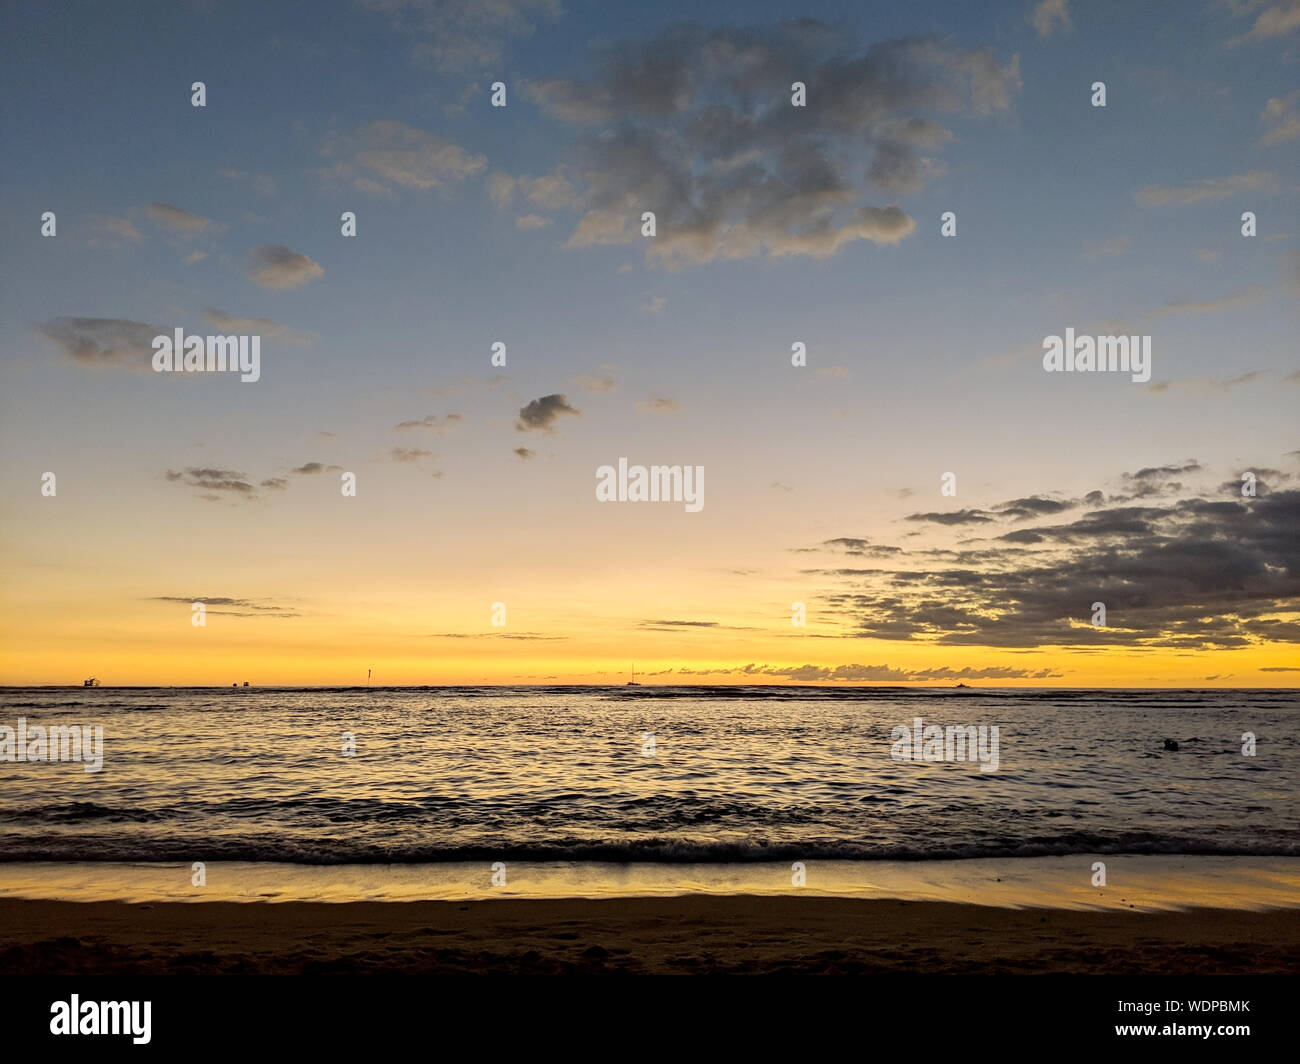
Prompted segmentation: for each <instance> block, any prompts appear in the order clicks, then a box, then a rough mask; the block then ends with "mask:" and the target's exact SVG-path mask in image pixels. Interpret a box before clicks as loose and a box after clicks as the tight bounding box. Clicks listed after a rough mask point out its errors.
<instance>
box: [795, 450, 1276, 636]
mask: <svg viewBox="0 0 1300 1064" xmlns="http://www.w3.org/2000/svg"><path fill="white" fill-rule="evenodd" d="M1201 469H1202V467H1201V466H1200V465H1199V464H1198V463H1195V462H1187V463H1183V464H1180V465H1169V466H1158V467H1150V468H1147V469H1141V470H1139V471H1138V472H1137V473H1133V474H1128V475H1126V477H1125V478H1123V479H1124V480H1125V481H1126V482H1127V483H1130V484H1135V485H1142V484H1145V485H1152V484H1154V485H1167V484H1168V481H1167V479H1165V478H1168V477H1170V476H1173V475H1177V474H1183V473H1188V472H1198V471H1200V470H1201ZM1228 483H1229V485H1231V484H1232V482H1228ZM1227 486H1228V485H1225V487H1227ZM1236 486H1237V487H1238V489H1239V485H1236ZM1032 498H1035V499H1038V498H1041V497H1039V496H1034V497H1032ZM1023 503H1024V500H1014V501H1013V503H1011V504H1007V508H1006V509H1005V510H1004V511H1003V514H1012V513H1014V512H1016V511H1024V510H1028V509H1030V507H1026V506H1023V505H1022V504H1023ZM931 516H932V515H918V517H919V519H923V520H924V519H929V518H930V517H931ZM1018 516H1019V515H1018ZM1045 516H1051V514H1050V513H1046V512H1045V513H1043V514H1040V515H1037V519H1038V520H1041V519H1042V517H1045ZM1031 517H1032V515H1031V516H1030V517H1024V519H1025V520H1029V519H1031ZM1297 528H1300V491H1280V490H1273V491H1270V492H1267V493H1261V494H1260V495H1258V496H1256V497H1254V498H1241V497H1240V494H1239V490H1238V492H1237V494H1236V497H1230V498H1227V499H1225V498H1222V497H1213V498H1206V497H1201V496H1191V497H1185V498H1178V499H1172V500H1169V501H1167V502H1163V503H1162V504H1160V505H1147V506H1128V505H1106V506H1104V507H1102V508H1099V509H1095V510H1093V511H1091V512H1089V513H1086V514H1083V515H1082V516H1080V517H1078V518H1077V519H1075V520H1072V521H1069V522H1066V523H1056V524H1035V525H1034V526H1032V527H1029V528H1024V529H1017V530H1015V531H1012V532H1008V533H1005V534H1003V535H1000V536H998V537H996V538H995V539H993V540H991V541H984V542H983V543H982V544H979V543H977V544H976V545H974V546H971V547H970V548H969V549H966V550H962V551H956V552H952V551H948V552H944V551H904V552H900V553H899V554H898V555H897V556H895V557H894V558H893V559H891V560H890V561H891V564H890V567H888V568H885V567H878V568H864V569H855V570H843V569H839V570H834V569H833V570H817V571H815V572H816V573H817V574H818V575H821V576H823V577H825V578H828V579H831V580H835V581H836V582H838V583H839V584H840V585H841V587H840V589H838V590H834V591H830V592H827V593H826V594H825V595H824V600H825V604H826V605H827V606H828V607H829V610H830V612H831V613H833V614H838V615H839V616H840V617H841V618H842V619H843V622H844V628H843V634H845V635H855V636H861V637H871V638H880V639H900V640H916V641H923V642H930V643H936V644H946V645H979V646H1005V647H1020V648H1031V647H1041V646H1073V647H1101V646H1108V645H1124V646H1131V647H1182V648H1186V649H1201V648H1223V647H1243V646H1250V645H1254V644H1258V643H1261V642H1296V641H1300V621H1297V620H1296V614H1297V613H1298V612H1300V536H1297V535H1296V532H1295V530H1296V529H1297ZM827 542H828V543H835V542H837V541H834V540H830V541H827ZM846 542H849V543H856V542H860V541H856V540H847V541H846ZM1094 601H1100V602H1104V603H1105V604H1106V608H1107V621H1108V626H1107V627H1094V626H1093V625H1092V624H1091V623H1090V619H1091V611H1092V605H1091V604H1092V603H1093V602H1094Z"/></svg>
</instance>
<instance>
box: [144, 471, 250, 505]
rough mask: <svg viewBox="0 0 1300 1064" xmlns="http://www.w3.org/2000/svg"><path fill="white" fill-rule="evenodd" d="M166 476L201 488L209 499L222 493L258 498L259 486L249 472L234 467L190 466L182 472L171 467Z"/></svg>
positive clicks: (204, 495) (176, 481)
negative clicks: (253, 482) (254, 483)
mask: <svg viewBox="0 0 1300 1064" xmlns="http://www.w3.org/2000/svg"><path fill="white" fill-rule="evenodd" d="M164 476H165V477H166V478H167V480H169V481H171V482H173V483H181V484H185V485H186V486H188V487H191V488H198V489H200V490H201V491H202V492H204V494H203V495H202V496H200V497H201V498H204V499H207V500H209V501H215V500H216V499H218V498H220V496H221V495H231V496H235V497H237V498H244V499H256V498H257V497H258V496H257V488H255V487H254V486H253V484H252V481H251V480H250V479H249V476H248V474H247V473H240V472H237V471H236V470H233V469H214V468H211V467H200V466H190V467H189V468H188V469H183V470H181V471H180V472H176V471H175V470H171V469H169V470H167V472H166V473H165V474H164Z"/></svg>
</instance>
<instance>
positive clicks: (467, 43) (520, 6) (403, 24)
mask: <svg viewBox="0 0 1300 1064" xmlns="http://www.w3.org/2000/svg"><path fill="white" fill-rule="evenodd" d="M357 3H358V4H359V6H361V7H363V8H367V9H369V10H371V11H379V12H383V13H385V14H389V15H391V16H392V18H393V25H394V27H395V28H396V29H397V30H399V31H400V32H401V33H403V34H404V35H405V36H407V37H409V38H411V39H412V40H414V42H415V43H414V45H413V48H412V54H413V56H414V57H415V58H416V59H417V60H420V61H427V62H431V63H432V64H433V66H434V67H435V68H436V69H437V70H438V71H440V72H441V73H444V74H472V73H481V74H488V73H495V72H496V70H495V68H496V67H498V66H499V65H500V63H501V60H502V53H503V49H504V46H505V42H506V41H507V40H509V39H510V38H513V37H528V36H531V35H532V34H533V32H534V31H535V30H536V28H537V26H538V25H539V24H542V23H545V22H551V21H554V20H556V19H558V18H559V17H560V15H561V14H562V12H563V8H562V7H561V5H560V0H357Z"/></svg>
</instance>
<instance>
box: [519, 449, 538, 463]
mask: <svg viewBox="0 0 1300 1064" xmlns="http://www.w3.org/2000/svg"><path fill="white" fill-rule="evenodd" d="M514 454H515V457H516V458H518V459H519V460H520V461H521V462H526V461H528V459H530V458H536V457H537V452H536V451H530V450H529V449H528V448H527V447H516V448H515V450H514Z"/></svg>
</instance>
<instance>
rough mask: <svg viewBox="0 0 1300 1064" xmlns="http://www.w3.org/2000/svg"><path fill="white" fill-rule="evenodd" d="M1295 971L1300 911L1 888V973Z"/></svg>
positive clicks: (698, 897)
mask: <svg viewBox="0 0 1300 1064" xmlns="http://www.w3.org/2000/svg"><path fill="white" fill-rule="evenodd" d="M1297 970H1300V909H1273V910H1267V911H1242V910H1236V909H1233V910H1229V909H1216V908H1194V909H1190V910H1188V911H1183V912H1142V911H1129V912H1125V911H1113V910H1112V911H1078V910H1066V909H1042V908H1028V909H1009V908H997V907H991V906H982V905H969V904H958V903H951V902H927V901H920V902H918V901H898V900H884V899H871V900H865V899H860V898H827V897H797V896H771V897H755V896H748V895H733V896H703V895H688V896H680V897H651V898H606V899H601V900H589V899H580V898H569V899H499V900H490V901H418V902H343V903H334V904H323V903H315V902H281V903H274V904H271V903H234V902H192V903H175V902H161V903H156V904H145V905H139V904H130V903H124V902H67V901H39V900H20V899H12V898H8V899H0V973H3V974H128V973H132V974H188V973H220V972H229V973H247V974H254V973H280V974H291V973H303V974H313V973H316V974H328V973H393V974H398V973H400V974H413V975H414V974H430V973H560V972H575V973H704V972H719V973H744V974H758V973H806V974H820V973H903V972H915V973H954V974H959V973H994V972H1010V973H1046V972H1064V973H1096V974H1115V973H1127V974H1144V973H1145V974H1237V973H1283V972H1295V971H1297Z"/></svg>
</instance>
